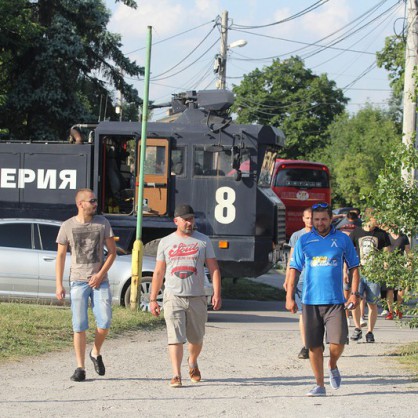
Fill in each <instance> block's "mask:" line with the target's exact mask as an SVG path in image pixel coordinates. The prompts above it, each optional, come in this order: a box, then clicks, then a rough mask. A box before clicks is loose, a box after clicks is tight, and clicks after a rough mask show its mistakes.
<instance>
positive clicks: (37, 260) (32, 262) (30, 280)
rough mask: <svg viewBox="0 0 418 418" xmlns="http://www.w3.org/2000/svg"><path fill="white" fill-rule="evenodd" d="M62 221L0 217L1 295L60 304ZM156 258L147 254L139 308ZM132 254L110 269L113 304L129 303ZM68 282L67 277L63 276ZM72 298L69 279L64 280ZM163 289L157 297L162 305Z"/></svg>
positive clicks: (210, 291)
mask: <svg viewBox="0 0 418 418" xmlns="http://www.w3.org/2000/svg"><path fill="white" fill-rule="evenodd" d="M60 226H61V222H59V221H51V220H44V219H11V218H10V219H0V298H1V299H7V300H21V299H25V300H33V301H38V302H46V303H58V302H59V301H57V299H56V297H55V259H56V255H57V244H56V238H57V235H58V230H59V228H60ZM70 264H71V263H70V253H68V255H67V260H66V263H65V271H64V278H69V271H70ZM154 268H155V258H154V257H149V256H144V257H143V260H142V281H141V298H140V308H141V309H142V310H148V308H149V295H150V288H151V280H152V274H153V271H154ZM131 275H132V256H131V255H118V257H116V260H115V262H114V263H113V265H112V267H111V268H110V270H109V272H108V276H109V283H110V289H111V292H112V303H113V304H115V305H123V306H129V305H130V292H131ZM208 276H209V275H208V274H206V277H205V292H206V296H207V299H208V305H210V303H211V297H212V294H213V288H212V284H211V283H210V281H209V278H208ZM64 281H65V279H64ZM64 285H65V288H66V290H67V295H66V299H67V300H68V301H69V281H68V282H67V283H65V282H64ZM162 299H163V295H162V291H160V292H159V294H158V296H157V300H158V303H159V304H160V305H162Z"/></svg>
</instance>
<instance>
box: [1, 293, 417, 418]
mask: <svg viewBox="0 0 418 418" xmlns="http://www.w3.org/2000/svg"><path fill="white" fill-rule="evenodd" d="M224 306H225V307H224V309H223V310H222V311H219V312H211V313H210V320H209V322H208V325H207V335H206V340H205V346H204V349H203V352H202V355H201V357H200V362H199V366H200V369H201V371H202V377H203V381H202V382H201V383H200V384H192V383H191V382H189V380H188V379H187V368H186V365H185V361H184V366H183V380H184V386H183V388H181V389H173V388H170V387H169V386H168V380H169V378H170V377H171V369H170V365H169V361H168V357H167V353H166V338H165V330H164V329H162V330H161V331H155V332H138V333H132V334H130V335H128V336H124V337H121V338H118V339H111V340H108V341H106V343H105V346H104V350H103V353H102V354H103V359H104V361H105V364H106V368H107V371H106V376H104V377H99V376H98V375H96V374H95V373H94V369H93V365H92V364H91V362H90V361H89V360H87V381H86V382H82V383H75V382H71V381H70V379H69V378H70V375H71V374H72V372H73V370H74V367H75V366H74V354H73V351H72V350H67V351H64V352H60V353H54V354H50V355H45V356H42V357H39V358H31V359H27V360H24V361H22V362H19V363H13V364H7V365H2V366H0V376H1V382H0V417H33V418H35V417H70V416H71V417H81V416H84V417H85V416H89V417H96V416H100V417H119V416H120V417H122V416H123V417H126V416H128V415H130V414H135V415H138V414H139V416H149V417H173V416H190V417H206V416H215V417H222V416H225V417H254V416H263V417H280V416H286V417H300V416H308V414H309V416H318V417H352V416H356V417H378V416H379V417H385V418H388V417H394V416H396V417H417V416H418V396H417V395H418V381H414V380H413V379H412V377H411V374H410V373H409V372H408V371H407V370H406V369H405V368H404V367H402V366H401V365H399V363H398V362H397V361H396V360H395V358H394V357H393V356H390V355H388V354H389V353H391V352H392V351H393V350H394V349H395V347H396V346H398V345H399V344H400V343H406V342H409V341H418V330H410V329H407V328H406V327H404V328H400V327H399V326H398V325H397V324H396V323H395V322H393V321H385V320H383V319H381V318H379V319H378V323H377V327H376V330H375V336H376V343H375V344H366V343H365V340H364V337H363V340H362V341H361V342H360V343H351V344H350V345H349V346H348V347H346V350H345V352H344V354H343V357H342V358H341V359H340V362H339V367H340V371H341V374H342V377H343V382H342V386H341V388H340V389H339V390H337V391H334V390H332V389H331V388H330V386H329V385H328V382H326V386H327V397H326V398H308V397H306V396H305V394H306V393H307V392H308V391H309V390H310V389H311V388H312V387H313V385H314V380H313V377H312V372H311V369H310V366H309V361H308V360H299V359H298V358H297V354H298V352H299V350H300V348H301V344H300V339H299V333H298V326H297V316H296V315H292V314H290V313H287V312H285V311H284V306H283V303H273V302H249V301H225V303H224ZM350 330H351V331H352V328H351V329H350ZM326 354H327V352H326ZM325 361H327V358H326V359H325Z"/></svg>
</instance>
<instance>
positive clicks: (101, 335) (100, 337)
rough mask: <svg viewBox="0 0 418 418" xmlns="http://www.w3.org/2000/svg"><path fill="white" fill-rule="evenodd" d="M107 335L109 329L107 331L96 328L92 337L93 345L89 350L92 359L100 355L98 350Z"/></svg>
mask: <svg viewBox="0 0 418 418" xmlns="http://www.w3.org/2000/svg"><path fill="white" fill-rule="evenodd" d="M108 334H109V328H107V329H103V328H97V329H96V335H95V337H94V345H93V348H92V350H91V354H92V356H93V357H97V356H99V355H100V350H101V348H102V345H103V343H104V340H105V339H106V337H107V335H108Z"/></svg>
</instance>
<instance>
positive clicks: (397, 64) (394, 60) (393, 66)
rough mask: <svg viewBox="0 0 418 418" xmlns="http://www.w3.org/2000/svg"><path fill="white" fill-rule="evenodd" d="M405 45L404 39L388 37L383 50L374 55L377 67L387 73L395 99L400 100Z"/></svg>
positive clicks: (403, 76)
mask: <svg viewBox="0 0 418 418" xmlns="http://www.w3.org/2000/svg"><path fill="white" fill-rule="evenodd" d="M405 45H406V39H405V38H403V37H399V36H395V35H394V36H388V37H387V38H386V40H385V46H384V48H383V49H382V50H381V51H380V52H377V53H376V57H377V65H378V67H380V68H385V69H386V70H387V71H389V80H390V86H391V87H392V91H393V96H394V98H395V99H398V100H399V99H401V98H402V94H403V86H404V78H405Z"/></svg>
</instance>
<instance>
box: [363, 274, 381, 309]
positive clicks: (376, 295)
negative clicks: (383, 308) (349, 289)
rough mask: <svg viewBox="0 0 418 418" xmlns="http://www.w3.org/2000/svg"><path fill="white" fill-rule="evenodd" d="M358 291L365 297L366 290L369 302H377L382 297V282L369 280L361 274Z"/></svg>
mask: <svg viewBox="0 0 418 418" xmlns="http://www.w3.org/2000/svg"><path fill="white" fill-rule="evenodd" d="M358 291H359V293H360V295H361V297H363V295H364V292H366V301H367V303H372V304H377V302H378V301H379V299H380V284H379V283H373V282H369V281H368V280H367V279H366V278H365V277H363V276H361V278H360V285H359V288H358Z"/></svg>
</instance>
